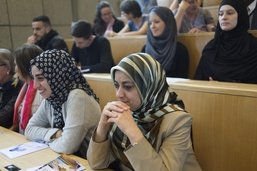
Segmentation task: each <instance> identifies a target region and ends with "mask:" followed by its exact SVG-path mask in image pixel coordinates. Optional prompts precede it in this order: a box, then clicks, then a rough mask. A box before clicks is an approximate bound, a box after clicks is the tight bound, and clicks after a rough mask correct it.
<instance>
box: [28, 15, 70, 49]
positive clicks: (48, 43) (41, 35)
mask: <svg viewBox="0 0 257 171" xmlns="http://www.w3.org/2000/svg"><path fill="white" fill-rule="evenodd" d="M32 30H33V35H31V36H29V37H28V40H27V43H29V44H36V45H38V46H39V47H40V48H41V49H43V50H44V51H45V50H49V49H59V50H65V51H66V52H68V47H67V45H66V43H65V41H64V40H63V38H62V37H61V36H60V35H59V34H58V33H57V31H55V30H53V29H52V25H51V22H50V19H49V18H48V17H47V16H45V15H41V16H38V17H35V18H33V20H32Z"/></svg>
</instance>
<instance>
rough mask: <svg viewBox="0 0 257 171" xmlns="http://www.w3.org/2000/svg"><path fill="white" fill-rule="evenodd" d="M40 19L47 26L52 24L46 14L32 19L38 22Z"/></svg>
mask: <svg viewBox="0 0 257 171" xmlns="http://www.w3.org/2000/svg"><path fill="white" fill-rule="evenodd" d="M38 21H41V22H43V23H44V24H45V25H46V26H51V22H50V19H49V17H47V16H46V15H40V16H37V17H35V18H33V20H32V22H38Z"/></svg>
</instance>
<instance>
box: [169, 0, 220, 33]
mask: <svg viewBox="0 0 257 171" xmlns="http://www.w3.org/2000/svg"><path fill="white" fill-rule="evenodd" d="M170 9H171V10H172V11H173V12H174V14H175V19H176V23H177V29H178V31H179V33H198V32H210V31H214V30H215V23H214V19H213V17H212V16H211V13H210V12H209V11H208V10H207V9H203V8H201V7H200V6H199V3H198V1H197V0H182V1H181V2H180V3H179V0H174V1H173V3H172V4H171V6H170Z"/></svg>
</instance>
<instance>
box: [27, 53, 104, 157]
mask: <svg viewBox="0 0 257 171" xmlns="http://www.w3.org/2000/svg"><path fill="white" fill-rule="evenodd" d="M30 64H31V74H32V76H33V78H34V87H35V88H36V89H37V90H38V91H39V93H40V95H41V96H42V97H43V98H44V100H43V101H42V102H41V104H40V106H39V108H38V110H37V111H36V113H35V114H34V115H33V116H32V117H31V119H30V120H29V123H28V125H27V127H26V129H25V136H26V137H27V138H28V139H30V140H43V141H46V142H47V143H48V144H49V147H50V148H51V149H53V150H54V151H56V152H58V153H66V154H71V153H74V152H77V151H78V150H79V148H80V145H81V143H82V141H83V140H84V138H85V137H86V134H90V133H91V132H90V130H92V129H94V127H95V126H96V125H97V122H98V121H99V118H100V114H101V110H100V106H99V104H98V102H97V101H98V98H97V97H96V95H95V94H94V92H93V90H92V89H91V88H90V86H89V85H88V83H87V81H86V79H85V78H84V77H83V75H82V74H81V72H80V70H79V69H78V68H77V67H76V65H75V63H74V60H73V58H72V57H71V56H70V55H69V54H68V53H66V52H65V51H62V50H55V49H54V50H47V51H45V52H43V53H41V54H40V55H39V56H37V57H36V58H34V59H32V60H31V61H30Z"/></svg>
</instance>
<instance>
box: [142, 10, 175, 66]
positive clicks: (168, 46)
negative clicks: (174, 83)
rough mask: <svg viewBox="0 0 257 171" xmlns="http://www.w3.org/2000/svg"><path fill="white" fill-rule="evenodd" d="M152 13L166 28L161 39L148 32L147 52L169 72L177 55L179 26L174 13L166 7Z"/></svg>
mask: <svg viewBox="0 0 257 171" xmlns="http://www.w3.org/2000/svg"><path fill="white" fill-rule="evenodd" d="M150 13H154V14H156V15H157V16H159V17H160V18H161V19H162V20H163V21H164V23H165V25H166V27H165V29H164V31H163V33H162V35H160V36H159V37H154V36H153V34H152V31H151V29H150V28H148V31H147V41H146V48H145V52H146V53H148V54H150V55H151V56H152V57H154V58H155V59H156V60H157V61H158V62H159V63H160V64H161V65H162V67H163V68H164V70H165V71H169V70H170V68H171V66H172V64H173V61H174V58H175V53H176V47H177V40H176V37H177V26H176V21H175V19H174V16H173V13H172V11H171V10H170V9H168V8H166V7H154V8H153V9H152V10H151V11H150Z"/></svg>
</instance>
